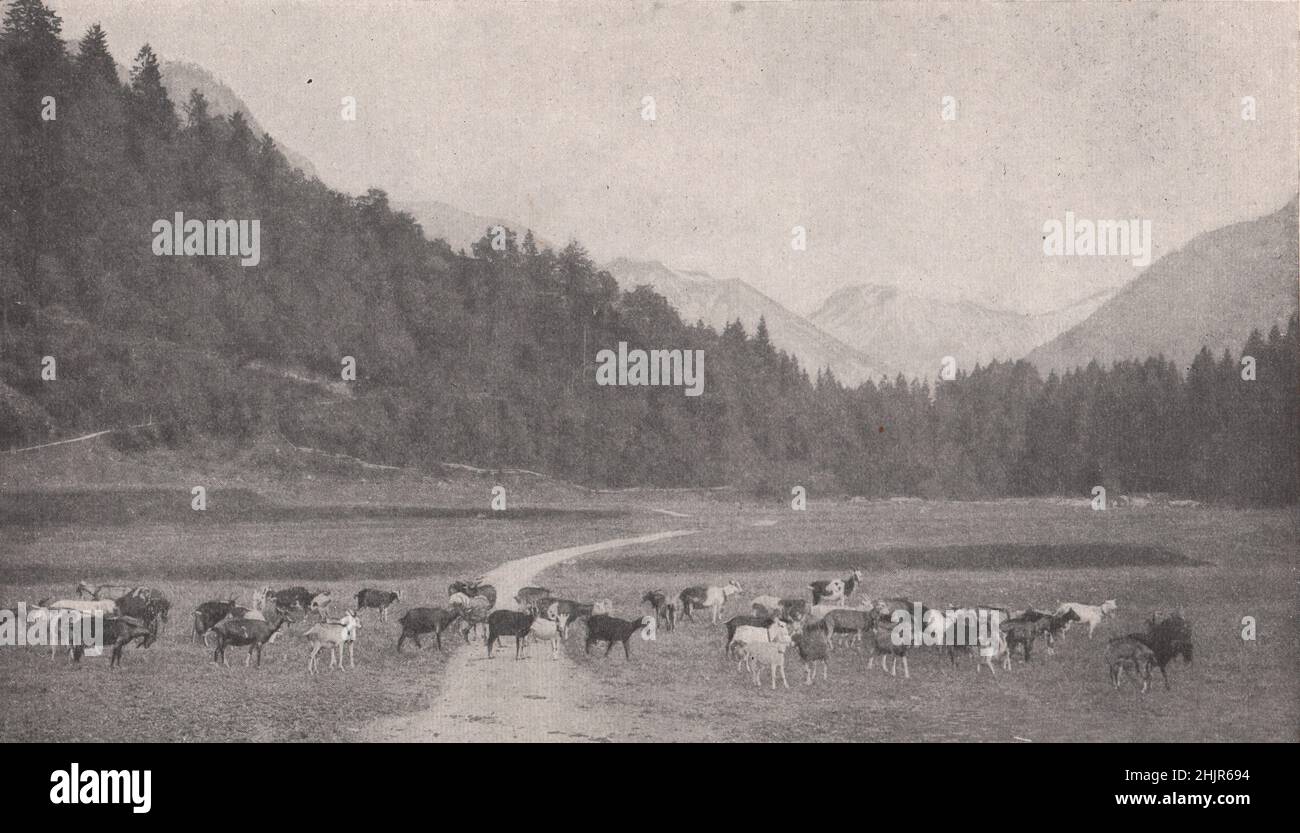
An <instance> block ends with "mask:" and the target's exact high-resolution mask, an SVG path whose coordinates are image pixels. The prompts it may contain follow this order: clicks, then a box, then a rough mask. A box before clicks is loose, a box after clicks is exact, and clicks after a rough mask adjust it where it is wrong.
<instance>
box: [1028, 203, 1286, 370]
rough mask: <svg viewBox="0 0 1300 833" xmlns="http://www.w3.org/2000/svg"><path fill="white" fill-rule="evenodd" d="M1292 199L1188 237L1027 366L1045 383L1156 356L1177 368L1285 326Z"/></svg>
mask: <svg viewBox="0 0 1300 833" xmlns="http://www.w3.org/2000/svg"><path fill="white" fill-rule="evenodd" d="M1297 199H1298V198H1297V197H1292V198H1291V200H1290V201H1288V202H1287V204H1286V205H1284V206H1282V207H1281V208H1280V209H1278V210H1277V211H1274V212H1271V213H1269V214H1265V215H1263V216H1261V217H1257V218H1255V219H1251V220H1242V221H1240V222H1237V223H1232V224H1230V225H1227V226H1223V227H1221V228H1217V229H1212V230H1210V231H1206V232H1203V233H1201V234H1199V235H1197V236H1196V237H1193V238H1192V239H1191V240H1190V241H1188V243H1187V244H1186V245H1185V246H1183V247H1181V248H1179V249H1176V250H1174V251H1172V252H1170V253H1168V254H1166V255H1164V256H1163V257H1161V258H1159V259H1158V260H1156V261H1155V262H1153V263H1152V264H1151V265H1150V266H1149V267H1148V268H1147V269H1146V270H1144V271H1143V272H1142V273H1141V274H1140V275H1138V276H1137V277H1136V278H1134V279H1133V280H1132V281H1131V282H1129V283H1128V284H1127V285H1125V286H1124V287H1123V288H1121V289H1120V291H1119V292H1117V293H1115V297H1113V298H1111V299H1110V300H1109V301H1107V302H1106V303H1105V304H1103V305H1102V306H1101V307H1099V308H1098V309H1097V310H1096V311H1095V312H1094V313H1093V314H1092V315H1090V316H1088V317H1087V318H1086V319H1084V320H1083V321H1081V322H1079V323H1078V324H1076V325H1075V326H1073V327H1071V328H1070V329H1068V330H1066V331H1064V332H1062V333H1060V334H1059V335H1058V336H1056V337H1055V338H1053V339H1052V340H1051V341H1049V342H1047V343H1044V344H1042V345H1040V346H1039V347H1037V348H1035V349H1034V350H1033V351H1031V352H1030V353H1029V354H1028V356H1027V358H1028V359H1029V360H1030V361H1032V362H1033V363H1034V364H1035V365H1036V366H1037V367H1038V369H1039V371H1040V372H1041V373H1043V374H1044V375H1046V374H1047V373H1048V372H1050V371H1052V370H1056V371H1057V372H1064V371H1067V370H1071V369H1073V368H1076V367H1083V366H1086V365H1087V364H1088V363H1089V362H1091V361H1094V360H1095V361H1097V362H1099V363H1101V364H1103V365H1108V364H1110V363H1111V362H1114V361H1118V360H1121V359H1129V358H1146V357H1147V356H1156V355H1163V356H1164V357H1165V358H1167V359H1171V360H1173V361H1176V362H1178V363H1179V364H1180V365H1183V366H1186V365H1188V364H1190V363H1191V360H1192V358H1193V357H1194V356H1195V355H1196V353H1197V352H1199V351H1200V349H1201V348H1202V347H1208V348H1209V349H1210V350H1211V352H1214V353H1216V354H1217V353H1220V352H1222V351H1223V350H1224V349H1225V348H1226V349H1236V348H1237V346H1238V345H1239V343H1240V340H1241V334H1242V333H1249V332H1250V331H1251V330H1260V331H1261V332H1264V333H1266V332H1267V331H1268V330H1269V328H1270V327H1272V326H1275V325H1276V326H1279V327H1282V328H1285V327H1286V323H1287V320H1288V319H1289V318H1290V316H1291V315H1293V314H1294V313H1295V311H1296V310H1297V308H1300V254H1298V253H1297Z"/></svg>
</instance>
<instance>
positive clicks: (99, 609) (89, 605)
mask: <svg viewBox="0 0 1300 833" xmlns="http://www.w3.org/2000/svg"><path fill="white" fill-rule="evenodd" d="M42 606H43V607H48V608H50V609H52V610H77V611H80V612H82V613H91V614H93V613H102V614H104V615H105V616H112V615H114V614H116V613H117V602H115V601H113V600H112V599H103V600H91V599H58V600H57V601H52V602H46V603H44V604H43V605H42Z"/></svg>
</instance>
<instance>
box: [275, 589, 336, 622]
mask: <svg viewBox="0 0 1300 833" xmlns="http://www.w3.org/2000/svg"><path fill="white" fill-rule="evenodd" d="M263 592H264V594H265V595H264V600H265V601H269V602H271V603H272V604H273V605H275V609H276V610H278V611H280V612H282V613H284V612H288V611H290V610H296V611H300V612H302V613H308V612H312V611H314V612H316V613H318V614H320V617H321V619H322V621H323V620H324V619H325V615H326V614H327V613H329V607H330V603H331V602H332V601H333V600H332V598H331V597H330V594H329V591H328V590H325V591H321V592H315V593H313V592H312V591H310V590H308V589H307V588H306V587H288V588H285V589H284V590H271V589H269V588H267V589H265V590H264V591H263Z"/></svg>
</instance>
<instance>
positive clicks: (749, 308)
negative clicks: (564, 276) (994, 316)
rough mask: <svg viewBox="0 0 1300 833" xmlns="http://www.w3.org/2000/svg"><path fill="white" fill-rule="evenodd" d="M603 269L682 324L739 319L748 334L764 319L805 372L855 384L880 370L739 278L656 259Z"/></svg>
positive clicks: (622, 260) (618, 261)
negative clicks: (656, 299) (643, 290)
mask: <svg viewBox="0 0 1300 833" xmlns="http://www.w3.org/2000/svg"><path fill="white" fill-rule="evenodd" d="M605 269H606V270H607V271H608V272H609V273H610V274H611V275H613V276H614V279H615V280H617V281H618V283H619V286H620V287H621V288H622V289H624V290H629V289H632V288H634V287H636V286H639V285H649V286H652V287H653V288H654V290H655V291H656V292H658V293H659V294H660V295H663V296H664V297H665V298H666V299H667V300H668V303H670V304H672V305H673V307H674V308H676V310H677V313H678V315H680V316H681V318H682V320H683V321H685V322H687V323H693V322H695V321H703V322H704V323H705V324H707V325H709V326H711V327H713V328H714V329H716V330H719V331H721V330H722V329H723V328H724V327H726V326H727V324H729V323H731V322H732V321H735V320H737V319H739V320H740V322H741V323H742V324H744V326H745V329H746V330H747V331H748V332H751V333H752V332H753V331H754V329H755V328H756V327H757V326H758V321H759V319H760V318H761V319H763V320H764V321H766V323H767V329H768V334H769V336H770V337H771V339H772V343H773V344H775V345H776V346H777V347H778V348H779V349H782V350H785V351H786V352H787V353H790V354H791V355H793V356H795V357H796V358H797V359H798V360H799V365H800V367H802V368H803V369H804V370H806V371H807V372H808V373H809V374H810V375H815V374H816V373H817V371H818V370H820V369H823V368H827V367H829V368H830V369H831V370H832V371H834V373H835V375H836V377H837V378H839V379H840V380H841V381H843V382H846V383H848V384H857V383H859V382H863V381H866V380H868V379H871V378H874V377H875V376H877V375H878V374H879V369H878V368H877V366H876V364H875V363H874V362H873V361H871V360H870V359H869V358H868V357H867V356H866V355H865V354H863V353H862V352H861V351H859V350H856V349H854V348H853V347H851V346H849V345H847V344H845V343H844V342H842V341H840V340H839V339H837V338H835V337H834V336H832V335H830V334H829V333H826V332H824V331H822V330H820V329H819V328H818V327H817V326H815V325H814V324H813V323H812V322H810V321H809V320H808V319H806V318H804V317H803V316H801V315H798V314H796V313H794V312H792V311H791V310H789V309H787V308H785V307H784V306H782V305H781V304H779V303H777V302H776V301H774V300H772V299H771V298H769V297H768V296H766V295H764V294H763V293H762V292H760V291H758V290H757V289H755V288H754V287H753V286H751V285H750V284H748V283H747V282H745V281H744V280H741V279H740V278H721V279H719V278H714V277H713V276H711V275H709V274H708V273H707V272H702V271H698V270H696V271H686V270H683V271H678V270H675V269H673V268H671V267H669V266H665V265H664V264H663V263H661V262H659V261H657V260H634V259H632V258H628V257H619V258H615V259H614V260H611V261H610V262H609V263H608V264H606V265H605Z"/></svg>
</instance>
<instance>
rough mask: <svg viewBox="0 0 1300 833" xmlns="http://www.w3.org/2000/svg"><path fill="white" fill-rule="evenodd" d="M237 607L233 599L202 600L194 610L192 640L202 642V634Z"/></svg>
mask: <svg viewBox="0 0 1300 833" xmlns="http://www.w3.org/2000/svg"><path fill="white" fill-rule="evenodd" d="M236 607H238V605H236V604H235V600H234V599H230V600H228V601H212V602H204V603H203V604H201V605H199V606H198V607H197V608H195V610H194V641H195V642H202V641H203V634H205V633H207V632H208V631H210V630H212V626H213V625H215V624H217V623H218V622H220V621H221V620H222V619H225V618H226V617H227V616H229V615H230V614H231V612H232V611H233V610H234V609H235V608H236Z"/></svg>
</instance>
